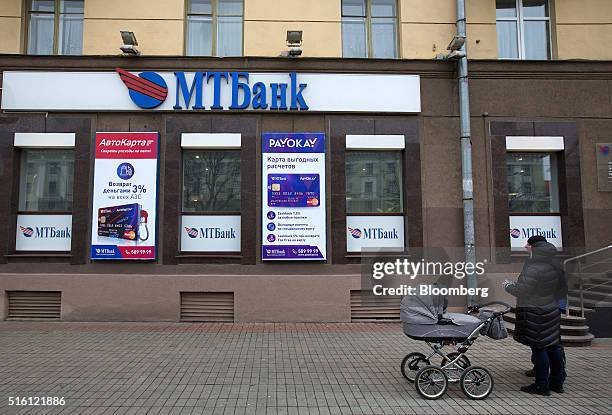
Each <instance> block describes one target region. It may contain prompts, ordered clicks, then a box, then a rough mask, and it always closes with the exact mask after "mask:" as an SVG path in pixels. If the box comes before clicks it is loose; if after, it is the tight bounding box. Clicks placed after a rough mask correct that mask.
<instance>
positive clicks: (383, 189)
mask: <svg viewBox="0 0 612 415" xmlns="http://www.w3.org/2000/svg"><path fill="white" fill-rule="evenodd" d="M401 157H402V153H401V152H400V151H347V152H346V212H347V213H402V212H403V211H404V206H403V202H402V200H403V195H402V159H401Z"/></svg>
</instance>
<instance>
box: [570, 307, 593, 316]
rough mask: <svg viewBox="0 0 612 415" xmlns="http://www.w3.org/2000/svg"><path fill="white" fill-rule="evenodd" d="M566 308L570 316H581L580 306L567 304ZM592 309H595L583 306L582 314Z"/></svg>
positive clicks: (590, 311)
mask: <svg viewBox="0 0 612 415" xmlns="http://www.w3.org/2000/svg"><path fill="white" fill-rule="evenodd" d="M568 309H569V312H570V315H571V316H576V317H580V316H581V312H580V307H578V306H569V307H568ZM594 311H595V310H594V309H592V308H588V307H585V309H584V314H588V313H592V312H594Z"/></svg>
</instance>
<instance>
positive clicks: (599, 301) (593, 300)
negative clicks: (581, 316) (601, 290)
mask: <svg viewBox="0 0 612 415" xmlns="http://www.w3.org/2000/svg"><path fill="white" fill-rule="evenodd" d="M568 300H569V302H570V304H580V293H570V295H569V297H568ZM584 306H585V307H587V308H591V309H593V308H596V307H612V298H610V297H603V298H602V297H598V296H593V295H587V294H586V293H585V294H584Z"/></svg>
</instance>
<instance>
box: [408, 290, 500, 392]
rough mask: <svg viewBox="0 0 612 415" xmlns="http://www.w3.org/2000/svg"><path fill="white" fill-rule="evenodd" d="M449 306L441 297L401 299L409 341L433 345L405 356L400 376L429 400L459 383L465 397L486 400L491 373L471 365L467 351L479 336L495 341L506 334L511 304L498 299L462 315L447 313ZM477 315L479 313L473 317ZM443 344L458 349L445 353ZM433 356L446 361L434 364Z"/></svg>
mask: <svg viewBox="0 0 612 415" xmlns="http://www.w3.org/2000/svg"><path fill="white" fill-rule="evenodd" d="M446 304H447V302H446V299H445V298H444V297H443V296H437V295H429V296H406V297H404V299H403V300H402V304H401V308H400V310H401V319H402V322H403V323H402V325H403V329H404V333H405V334H406V335H407V336H408V337H410V338H411V339H414V340H419V341H424V342H425V343H427V345H428V346H429V347H430V348H431V349H432V352H431V354H429V356H425V355H424V354H423V353H420V352H413V353H409V354H408V355H406V356H405V357H404V359H403V360H402V365H401V371H402V375H403V376H404V377H405V378H406V379H408V380H409V381H411V382H414V384H415V387H416V390H417V392H418V393H419V394H420V395H421V396H423V397H424V398H426V399H438V398H440V397H442V396H443V395H444V394H445V393H446V390H447V389H448V384H449V383H456V382H459V384H460V386H461V390H462V391H463V393H465V395H466V396H467V397H469V398H471V399H484V398H486V397H487V396H489V394H490V393H491V391H492V390H493V377H492V376H491V373H490V372H489V371H488V370H487V369H485V368H484V367H481V366H472V364H471V362H470V360H469V359H468V357H467V356H465V353H466V352H467V351H468V349H469V348H470V346H471V345H472V344H473V343H474V341H475V340H476V338H478V336H479V335H480V334H483V335H487V336H489V337H491V338H494V339H501V338H504V337H507V335H508V333H507V331H506V330H505V328H504V326H503V319H502V316H503V315H504V314H505V313H507V312H508V311H510V309H511V307H510V306H509V305H508V304H506V303H502V302H496V301H494V302H489V303H486V304H482V305H476V306H471V307H470V308H468V314H460V313H446V312H445V311H446ZM493 306H501V307H502V309H501V310H498V309H496V307H493ZM485 307H487V308H485ZM489 307H490V308H489ZM475 313H478V317H476V316H474V315H470V314H475ZM444 346H457V349H456V352H452V353H448V354H446V353H444V352H443V351H442V348H443V347H444ZM434 356H439V357H440V358H441V359H442V361H441V363H440V364H438V365H436V364H433V361H432V357H434Z"/></svg>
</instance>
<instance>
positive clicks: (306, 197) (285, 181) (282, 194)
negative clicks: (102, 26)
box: [267, 174, 321, 207]
mask: <svg viewBox="0 0 612 415" xmlns="http://www.w3.org/2000/svg"><path fill="white" fill-rule="evenodd" d="M267 187H268V206H269V207H317V206H319V204H320V201H321V191H320V189H321V183H320V177H319V175H318V174H268V186H267Z"/></svg>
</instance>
